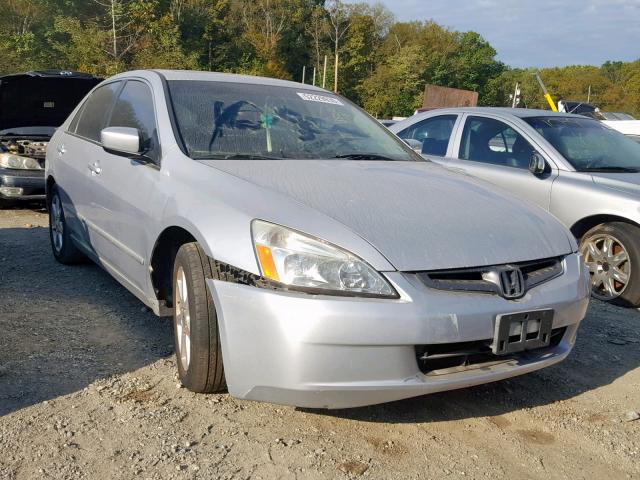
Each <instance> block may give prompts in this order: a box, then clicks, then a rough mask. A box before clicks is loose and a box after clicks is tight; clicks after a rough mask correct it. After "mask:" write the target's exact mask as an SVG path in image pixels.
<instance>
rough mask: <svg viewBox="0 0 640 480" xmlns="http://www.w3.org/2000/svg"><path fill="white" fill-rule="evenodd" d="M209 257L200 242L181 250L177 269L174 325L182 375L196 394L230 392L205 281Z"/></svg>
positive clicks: (190, 244) (177, 258) (179, 371)
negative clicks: (227, 389)
mask: <svg viewBox="0 0 640 480" xmlns="http://www.w3.org/2000/svg"><path fill="white" fill-rule="evenodd" d="M206 278H213V273H212V270H211V264H210V262H209V258H208V257H207V255H206V254H205V253H204V251H203V250H202V248H200V246H199V245H198V244H197V243H195V242H194V243H187V244H184V245H182V246H181V247H180V249H179V250H178V253H177V255H176V259H175V262H174V268H173V326H174V336H175V350H176V360H177V363H178V375H179V377H180V381H181V382H182V384H183V385H184V386H185V387H187V388H188V389H189V390H191V391H192V392H196V393H213V392H219V391H223V390H225V389H226V382H225V378H224V368H223V364H222V349H221V345H220V334H219V329H218V317H217V315H216V309H215V306H214V304H213V300H212V299H211V295H210V294H209V290H208V288H207V284H206V281H205V279H206Z"/></svg>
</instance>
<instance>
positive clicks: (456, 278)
mask: <svg viewBox="0 0 640 480" xmlns="http://www.w3.org/2000/svg"><path fill="white" fill-rule="evenodd" d="M514 268H518V269H520V271H521V272H522V278H523V280H524V291H525V292H526V291H529V290H530V289H532V288H533V287H535V286H537V285H540V284H541V283H544V282H547V281H549V280H551V279H553V278H555V277H557V276H559V275H562V272H563V267H562V257H557V258H547V259H543V260H535V261H531V262H520V263H513V264H507V265H492V266H487V267H476V268H462V269H455V270H435V271H431V272H417V273H416V274H415V275H417V277H418V278H419V279H420V281H421V282H422V283H423V284H424V285H426V286H427V287H429V288H435V289H437V290H452V291H460V292H480V293H489V294H496V295H502V294H503V290H502V288H501V284H500V279H499V273H500V272H501V271H504V270H507V269H514Z"/></svg>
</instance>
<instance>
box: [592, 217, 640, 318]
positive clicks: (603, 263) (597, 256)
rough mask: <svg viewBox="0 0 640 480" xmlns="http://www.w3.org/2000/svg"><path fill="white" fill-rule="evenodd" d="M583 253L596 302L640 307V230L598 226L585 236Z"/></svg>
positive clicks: (621, 225)
mask: <svg viewBox="0 0 640 480" xmlns="http://www.w3.org/2000/svg"><path fill="white" fill-rule="evenodd" d="M580 251H581V252H582V254H583V256H584V260H585V263H586V264H587V267H588V268H589V274H590V275H591V286H592V294H593V296H594V297H595V298H597V299H599V300H602V301H605V302H611V303H616V304H619V305H624V306H633V307H636V306H639V305H640V228H638V227H636V226H635V225H631V224H628V223H623V222H612V223H605V224H602V225H598V226H596V227H594V228H592V229H591V230H589V231H588V232H587V233H585V234H584V236H583V237H582V239H581V241H580Z"/></svg>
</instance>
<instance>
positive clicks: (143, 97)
mask: <svg viewBox="0 0 640 480" xmlns="http://www.w3.org/2000/svg"><path fill="white" fill-rule="evenodd" d="M108 126H109V127H130V128H135V129H137V130H138V131H139V132H140V137H141V141H142V145H143V146H144V150H146V151H147V152H148V155H149V156H151V157H152V158H154V159H157V158H159V155H158V152H157V150H158V132H157V128H156V115H155V111H154V108H153V95H152V94H151V89H150V88H149V87H148V86H147V85H146V84H145V83H143V82H140V81H137V80H129V81H127V83H126V84H125V86H124V88H123V89H122V92H121V93H120V96H119V97H118V101H117V102H116V105H115V107H113V113H112V114H111V119H110V120H109V123H108Z"/></svg>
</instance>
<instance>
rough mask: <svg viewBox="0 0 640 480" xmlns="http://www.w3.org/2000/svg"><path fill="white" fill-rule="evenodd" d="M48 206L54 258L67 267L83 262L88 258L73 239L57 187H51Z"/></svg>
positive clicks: (50, 237)
mask: <svg viewBox="0 0 640 480" xmlns="http://www.w3.org/2000/svg"><path fill="white" fill-rule="evenodd" d="M47 205H48V207H49V239H50V240H51V249H52V250H53V256H54V257H55V258H56V260H58V261H59V262H60V263H63V264H65V265H71V264H74V263H79V262H82V261H83V260H85V259H86V257H85V256H84V255H83V254H82V252H81V251H80V250H78V247H76V246H75V244H74V243H73V240H72V239H71V233H70V232H69V229H68V228H67V223H66V221H65V217H64V210H63V208H62V200H61V199H60V192H59V191H58V187H57V185H53V187H51V194H50V195H49V201H48V202H47Z"/></svg>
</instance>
